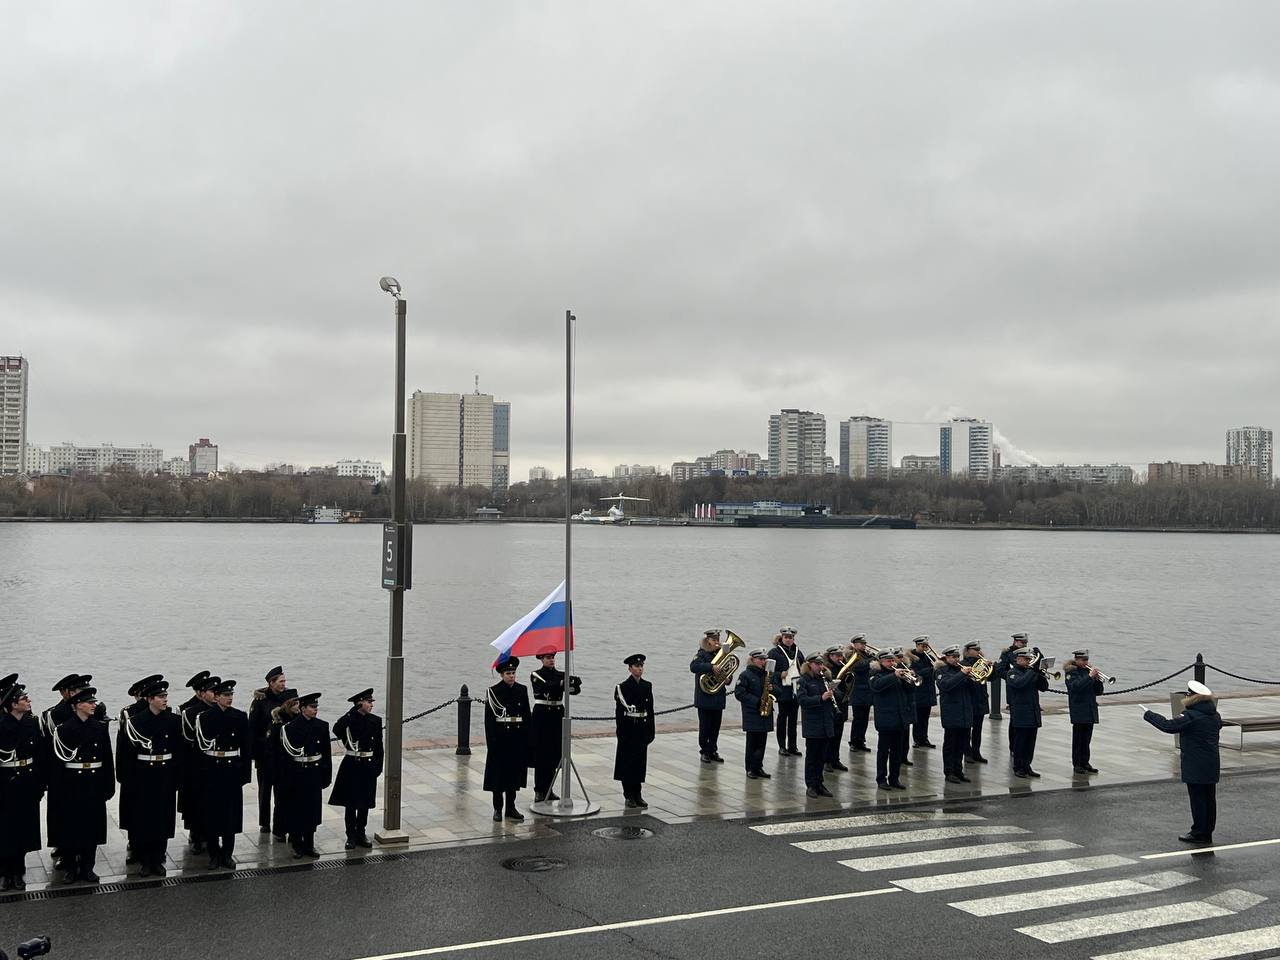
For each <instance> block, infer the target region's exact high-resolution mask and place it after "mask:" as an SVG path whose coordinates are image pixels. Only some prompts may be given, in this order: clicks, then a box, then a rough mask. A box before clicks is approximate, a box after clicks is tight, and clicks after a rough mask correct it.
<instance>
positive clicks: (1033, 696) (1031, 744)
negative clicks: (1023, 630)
mask: <svg viewBox="0 0 1280 960" xmlns="http://www.w3.org/2000/svg"><path fill="white" fill-rule="evenodd" d="M1031 660H1032V652H1031V651H1030V650H1028V649H1027V648H1026V647H1020V648H1019V649H1018V650H1017V651H1015V653H1014V656H1013V669H1012V670H1010V671H1009V675H1008V677H1007V678H1006V679H1005V686H1007V687H1008V688H1009V730H1010V731H1011V733H1012V737H1013V775H1014V776H1015V777H1018V778H1019V779H1021V780H1026V779H1027V778H1028V777H1030V778H1033V779H1037V780H1038V779H1039V778H1040V774H1038V773H1036V772H1035V771H1034V770H1032V769H1031V763H1032V761H1033V760H1034V759H1035V755H1036V735H1037V734H1038V733H1039V731H1040V693H1041V691H1043V690H1048V689H1049V678H1048V677H1046V676H1045V674H1044V671H1043V670H1040V669H1038V668H1036V667H1033V666H1031Z"/></svg>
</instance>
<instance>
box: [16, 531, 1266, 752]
mask: <svg viewBox="0 0 1280 960" xmlns="http://www.w3.org/2000/svg"><path fill="white" fill-rule="evenodd" d="M380 538H381V527H380V526H379V525H376V524H368V525H341V526H301V525H261V526H259V525H250V524H166V523H149V524H127V523H126V524H109V523H104V524H37V523H6V524H0V625H2V626H0V629H2V630H3V637H0V674H3V673H6V672H9V671H13V670H16V671H20V672H21V674H22V678H23V681H24V682H26V683H27V684H28V686H29V687H30V688H31V689H32V691H33V694H34V696H33V701H34V702H35V703H36V705H37V707H40V706H44V705H47V704H48V703H50V702H51V700H52V698H53V696H54V695H53V694H52V693H50V692H48V691H49V687H50V686H51V685H52V684H53V682H54V681H55V680H57V679H58V678H59V677H61V676H62V675H63V674H66V673H70V672H72V671H80V672H84V673H91V674H93V675H94V676H95V678H96V679H95V684H96V685H98V686H99V690H100V696H102V697H103V698H104V699H105V700H106V701H107V703H108V705H109V706H110V707H112V708H115V707H118V706H119V705H120V703H121V702H122V700H123V699H124V690H125V689H126V688H127V687H128V685H129V683H131V682H132V681H133V680H135V679H137V678H138V677H140V676H144V675H146V674H148V673H152V672H157V673H164V674H165V675H166V676H168V677H169V678H170V680H171V681H176V682H177V683H178V684H180V683H181V682H182V681H184V680H185V679H186V678H187V677H188V676H190V675H191V674H192V673H195V672H196V671H197V670H200V669H206V668H207V669H211V670H213V671H214V672H215V673H217V674H219V675H220V676H223V677H235V678H237V679H239V681H240V685H241V689H242V690H248V689H251V688H252V687H255V686H260V685H261V681H262V676H263V674H264V673H265V671H266V670H267V669H268V668H269V667H271V666H273V665H275V664H277V663H283V665H284V666H285V668H286V671H287V674H288V677H289V680H290V684H291V685H292V686H296V687H299V688H303V689H304V692H307V691H309V690H313V689H314V690H320V691H323V692H324V693H325V694H326V696H327V698H328V699H326V700H324V701H322V707H323V705H324V704H325V703H327V704H328V707H327V708H325V709H323V710H322V714H327V715H328V716H329V717H330V718H331V719H332V717H334V716H336V714H337V712H338V711H339V709H340V707H341V705H342V704H341V701H342V700H343V699H345V698H346V697H347V696H349V695H350V694H352V693H354V692H356V691H358V690H360V689H362V688H364V687H367V686H370V685H372V686H374V687H375V688H376V689H377V692H378V696H379V697H381V696H382V692H383V686H384V678H385V660H384V658H385V655H386V643H387V606H388V601H387V593H386V592H385V591H383V590H382V589H381V588H380V587H379V570H380V568H379V562H378V561H379V550H380ZM414 553H415V557H414V559H415V566H414V589H413V590H412V591H410V592H409V593H408V594H407V596H406V603H405V642H404V649H405V658H406V673H407V678H406V713H413V712H416V711H418V710H422V709H425V708H426V707H428V706H431V705H433V704H435V703H438V702H440V701H442V700H444V699H447V698H449V697H452V696H455V695H456V694H457V692H458V686H459V684H460V683H463V682H465V683H468V684H470V686H471V689H472V691H473V692H475V691H477V690H478V689H480V688H482V687H483V685H484V684H486V683H488V682H490V677H491V674H490V671H489V667H488V665H489V663H490V662H491V660H492V654H493V651H492V648H490V647H489V646H488V644H489V641H490V640H492V639H493V638H494V637H495V636H497V635H498V634H499V633H500V632H501V631H502V630H503V629H504V628H506V627H507V625H508V624H510V623H512V622H513V621H515V620H516V619H518V618H519V617H521V616H522V615H523V614H524V613H526V612H527V611H528V610H529V609H530V608H531V607H532V606H533V605H534V604H536V603H537V602H538V601H539V600H541V599H542V597H544V596H545V595H546V594H547V593H548V592H549V591H550V590H551V588H552V587H554V586H555V584H556V583H558V582H559V580H560V579H561V577H562V576H563V569H564V530H563V527H560V526H554V525H541V524H493V525H480V524H465V525H450V524H441V525H428V526H419V527H418V528H417V529H416V531H415V544H414ZM573 557H574V580H573V590H574V609H575V620H576V624H577V626H576V634H577V644H578V646H577V654H576V659H575V672H576V673H578V674H579V675H580V676H582V677H583V679H584V691H583V696H582V697H581V698H580V699H579V700H578V701H575V702H576V703H577V704H578V706H577V708H576V709H577V712H579V713H584V712H585V713H588V714H602V713H606V712H612V707H611V700H610V698H611V694H612V687H613V684H614V683H616V682H617V681H618V680H620V679H622V678H623V677H625V669H626V668H625V667H624V666H623V665H622V658H623V657H625V656H627V655H628V654H631V653H635V652H637V651H639V652H643V653H645V654H647V655H648V657H649V661H648V669H647V676H648V678H649V679H650V680H652V681H653V683H654V685H655V696H656V699H657V702H658V707H659V708H663V707H673V706H679V705H681V704H685V703H688V702H689V701H690V700H691V697H692V677H691V676H690V674H689V672H688V663H689V660H690V658H691V657H692V656H693V653H694V651H695V649H696V647H697V642H698V639H699V638H700V637H701V634H702V631H703V629H704V628H706V627H711V626H719V627H725V626H727V627H730V628H732V629H733V630H734V631H735V632H737V633H739V634H740V635H741V636H742V637H743V638H744V639H745V640H746V641H747V643H748V644H752V645H754V644H756V643H762V642H767V641H769V640H771V638H772V637H773V635H774V633H775V632H776V630H777V628H778V627H779V626H780V625H782V624H791V625H794V626H795V627H796V628H797V629H798V630H799V637H798V642H799V645H800V647H801V648H802V649H803V650H805V651H808V650H810V649H811V648H812V649H816V648H818V647H820V646H825V645H827V644H830V643H835V642H838V641H842V640H845V639H846V638H848V637H849V636H850V635H851V634H852V633H855V632H864V633H866V634H867V635H868V637H869V639H870V641H871V642H872V643H874V644H877V645H884V644H886V643H902V642H905V641H907V640H909V639H910V638H911V637H912V636H914V635H916V634H918V633H925V634H928V635H929V636H930V637H932V638H933V642H934V646H935V647H937V648H938V649H941V648H942V647H943V646H944V645H945V644H947V643H950V642H955V641H967V640H970V639H975V638H976V639H982V640H984V641H986V643H987V647H986V650H987V653H988V654H989V655H991V654H994V653H996V652H998V651H999V649H1000V648H1001V647H1003V646H1004V645H1005V644H1006V643H1007V638H1008V635H1009V634H1010V633H1013V632H1015V631H1019V630H1025V631H1027V632H1029V633H1030V634H1031V637H1032V642H1033V643H1035V644H1036V645H1038V646H1040V647H1041V648H1043V650H1044V652H1045V653H1046V655H1049V656H1056V657H1058V658H1059V660H1061V659H1062V658H1063V657H1064V656H1065V655H1066V653H1067V652H1068V651H1070V650H1072V649H1074V648H1076V647H1077V646H1087V647H1089V648H1091V650H1092V651H1093V658H1094V662H1095V663H1096V664H1097V665H1098V666H1099V667H1101V668H1102V669H1103V670H1105V671H1107V672H1108V673H1113V674H1115V675H1117V676H1118V677H1119V680H1120V683H1119V684H1118V686H1129V685H1133V684H1137V683H1141V682H1145V681H1147V680H1151V679H1155V678H1156V677H1158V676H1161V675H1163V674H1165V673H1169V672H1170V671H1172V670H1173V669H1176V668H1177V667H1180V666H1183V665H1185V664H1186V663H1188V662H1190V661H1191V660H1192V659H1194V656H1195V653H1196V651H1203V652H1204V654H1205V658H1206V659H1207V660H1209V661H1211V662H1216V663H1218V664H1219V665H1221V666H1224V667H1226V668H1227V669H1230V670H1232V671H1233V672H1236V673H1242V674H1246V675H1250V676H1260V677H1275V676H1277V675H1280V665H1278V664H1277V663H1276V662H1275V658H1274V657H1273V656H1272V651H1273V650H1274V648H1275V641H1274V639H1273V627H1274V623H1275V610H1274V602H1275V598H1276V592H1277V588H1276V584H1277V582H1280V537H1273V536H1260V535H1259V536H1245V535H1216V534H1194V535H1191V534H1142V533H1132V534H1130V533H1090V532H1050V531H1045V532H1038V531H1036V532H1033V531H1007V532H1005V531H1002V532H991V531H950V530H948V531H941V530H939V531H930V530H737V529H705V528H681V527H664V528H650V527H619V528H612V527H610V528H605V527H594V528H593V527H575V528H574V531H573ZM561 665H563V662H561ZM524 673H525V670H524V668H523V667H522V668H521V674H522V676H523V675H524ZM1209 682H1210V684H1211V685H1216V686H1219V687H1221V688H1224V689H1226V688H1235V689H1240V688H1244V687H1246V686H1247V685H1245V684H1241V683H1239V682H1237V681H1234V680H1229V679H1226V678H1223V677H1220V676H1215V675H1214V674H1213V673H1210V675H1209ZM1167 689H1168V687H1167V686H1165V687H1161V688H1158V690H1159V691H1161V692H1163V691H1164V690H1167ZM1153 693H1155V691H1153ZM247 699H248V697H247V695H246V696H245V697H243V698H241V700H240V702H241V705H242V706H243V705H244V704H245V702H247ZM1162 699H1163V697H1161V696H1153V697H1152V700H1153V702H1156V703H1158V702H1160V701H1161V700H1162ZM450 716H451V712H446V713H445V714H443V715H440V716H438V717H436V718H434V720H433V721H422V723H421V724H419V725H418V726H416V727H415V728H414V729H415V731H417V732H419V733H421V734H422V735H432V734H436V735H438V734H443V733H448V732H450V731H451V729H452V727H451V722H452V721H451V720H447V719H446V717H450ZM428 724H429V725H430V726H428Z"/></svg>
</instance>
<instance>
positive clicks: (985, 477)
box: [969, 420, 992, 482]
mask: <svg viewBox="0 0 1280 960" xmlns="http://www.w3.org/2000/svg"><path fill="white" fill-rule="evenodd" d="M991 433H992V431H991V424H990V423H988V422H987V421H985V420H971V421H970V422H969V479H970V480H982V481H984V482H985V481H990V480H991V464H992V458H991Z"/></svg>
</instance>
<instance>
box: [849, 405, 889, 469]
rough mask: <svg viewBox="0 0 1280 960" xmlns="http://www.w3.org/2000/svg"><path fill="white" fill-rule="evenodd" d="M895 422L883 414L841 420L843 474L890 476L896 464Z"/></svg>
mask: <svg viewBox="0 0 1280 960" xmlns="http://www.w3.org/2000/svg"><path fill="white" fill-rule="evenodd" d="M892 447H893V424H892V423H891V422H890V421H888V420H881V419H880V418H879V417H850V418H849V419H848V420H841V421H840V475H841V476H844V477H852V478H853V479H855V480H866V479H868V478H870V479H876V480H885V479H888V477H889V474H890V473H891V472H892V467H893V454H892Z"/></svg>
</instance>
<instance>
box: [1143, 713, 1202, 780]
mask: <svg viewBox="0 0 1280 960" xmlns="http://www.w3.org/2000/svg"><path fill="white" fill-rule="evenodd" d="M1142 719H1144V720H1146V721H1147V723H1149V724H1151V725H1152V726H1153V727H1155V728H1156V729H1157V730H1163V731H1164V732H1165V733H1177V734H1180V735H1181V737H1182V741H1181V742H1182V782H1183V783H1217V782H1218V778H1219V775H1220V773H1221V769H1220V760H1219V758H1218V734H1219V732H1220V731H1221V730H1222V717H1220V716H1218V707H1217V702H1216V701H1215V700H1214V698H1213V697H1205V696H1201V695H1199V694H1196V695H1194V696H1190V697H1185V698H1184V699H1183V701H1182V712H1181V713H1180V714H1178V715H1177V716H1176V717H1174V718H1172V719H1171V720H1166V719H1165V718H1164V717H1162V716H1160V715H1159V714H1158V713H1153V712H1152V711H1150V710H1148V711H1147V712H1146V713H1144V714H1143V715H1142Z"/></svg>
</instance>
